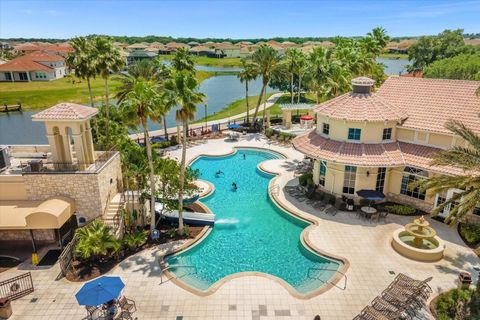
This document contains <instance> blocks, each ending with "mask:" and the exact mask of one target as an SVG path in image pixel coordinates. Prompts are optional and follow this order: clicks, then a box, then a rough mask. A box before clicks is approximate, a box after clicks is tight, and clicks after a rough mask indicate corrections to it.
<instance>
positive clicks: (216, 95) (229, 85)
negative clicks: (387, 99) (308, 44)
mask: <svg viewBox="0 0 480 320" xmlns="http://www.w3.org/2000/svg"><path fill="white" fill-rule="evenodd" d="M378 62H381V63H383V64H384V65H385V72H386V73H387V74H398V73H399V72H401V71H402V72H403V71H405V66H406V65H407V64H408V60H403V59H398V60H394V59H384V58H379V59H378ZM197 69H199V70H205V71H238V70H239V68H229V67H211V66H197ZM260 89H261V80H260V79H258V80H256V81H252V82H250V83H249V93H250V95H252V96H255V95H258V94H259V93H260ZM272 91H273V90H272V89H270V88H269V90H268V92H272ZM200 92H203V93H204V94H205V95H206V96H207V106H208V107H207V110H208V115H212V114H214V113H215V112H218V111H219V110H221V109H223V108H224V107H225V106H227V105H228V104H230V103H232V102H233V101H235V100H238V99H242V98H244V97H245V85H244V84H242V83H241V82H240V81H239V80H238V79H237V77H236V76H235V75H222V76H215V77H211V78H208V79H206V80H204V81H203V82H202V83H201V85H200ZM197 110H198V112H197V114H196V117H195V119H200V118H203V117H204V115H205V109H204V105H203V104H202V105H199V106H198V108H197ZM38 111H39V110H35V111H24V112H22V113H18V112H11V113H9V114H6V113H0V144H46V143H47V137H46V136H45V127H44V124H43V123H42V122H33V121H32V120H31V116H32V115H33V114H35V113H37V112H38ZM167 126H168V127H173V126H175V112H174V111H172V112H171V113H170V114H169V115H168V116H167ZM160 128H161V126H160V124H158V123H152V122H151V123H149V129H151V130H156V129H160Z"/></svg>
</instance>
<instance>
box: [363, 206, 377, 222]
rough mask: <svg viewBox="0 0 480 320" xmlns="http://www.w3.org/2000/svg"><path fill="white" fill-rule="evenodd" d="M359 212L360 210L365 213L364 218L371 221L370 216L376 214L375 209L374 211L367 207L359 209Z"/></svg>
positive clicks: (372, 208)
mask: <svg viewBox="0 0 480 320" xmlns="http://www.w3.org/2000/svg"><path fill="white" fill-rule="evenodd" d="M360 210H362V212H363V213H365V217H366V218H367V219H371V218H372V215H373V214H375V213H376V212H377V209H375V208H374V207H368V206H365V207H361V208H360Z"/></svg>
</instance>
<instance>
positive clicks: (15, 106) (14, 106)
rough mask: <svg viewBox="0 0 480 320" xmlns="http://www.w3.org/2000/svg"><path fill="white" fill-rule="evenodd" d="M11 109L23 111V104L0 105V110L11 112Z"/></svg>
mask: <svg viewBox="0 0 480 320" xmlns="http://www.w3.org/2000/svg"><path fill="white" fill-rule="evenodd" d="M10 111H22V104H21V103H18V104H12V105H7V104H4V105H3V106H2V105H0V112H6V113H9V112H10Z"/></svg>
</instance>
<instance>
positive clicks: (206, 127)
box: [205, 104, 208, 131]
mask: <svg viewBox="0 0 480 320" xmlns="http://www.w3.org/2000/svg"><path fill="white" fill-rule="evenodd" d="M207 108H208V107H207V104H205V131H207V129H208V126H207Z"/></svg>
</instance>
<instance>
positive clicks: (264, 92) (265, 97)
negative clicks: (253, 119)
mask: <svg viewBox="0 0 480 320" xmlns="http://www.w3.org/2000/svg"><path fill="white" fill-rule="evenodd" d="M266 108H267V90H264V91H263V116H262V124H263V126H264V128H267V126H266V124H265V109H266Z"/></svg>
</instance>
